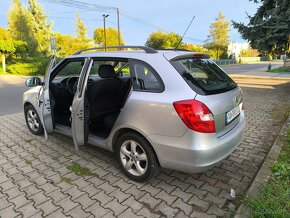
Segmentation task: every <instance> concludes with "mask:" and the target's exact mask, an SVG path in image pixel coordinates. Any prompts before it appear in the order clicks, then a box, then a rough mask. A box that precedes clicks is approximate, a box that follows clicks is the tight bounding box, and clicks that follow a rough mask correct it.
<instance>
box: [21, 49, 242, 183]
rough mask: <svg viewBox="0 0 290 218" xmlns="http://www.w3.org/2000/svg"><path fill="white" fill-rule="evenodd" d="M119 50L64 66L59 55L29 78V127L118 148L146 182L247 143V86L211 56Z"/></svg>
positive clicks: (194, 168)
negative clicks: (244, 94)
mask: <svg viewBox="0 0 290 218" xmlns="http://www.w3.org/2000/svg"><path fill="white" fill-rule="evenodd" d="M114 48H116V47H114ZM114 48H111V49H114ZM117 48H118V49H119V50H118V51H107V52H104V51H101V52H96V50H97V49H100V48H93V49H86V50H82V51H79V52H77V53H75V54H73V55H71V56H69V57H67V58H65V59H63V60H62V61H61V62H59V63H58V64H55V58H54V57H53V58H52V59H51V60H50V63H49V65H48V67H47V72H46V75H45V77H44V80H43V81H42V80H41V79H40V78H38V77H32V78H29V79H27V81H26V85H27V86H29V87H32V86H33V88H31V89H30V90H28V91H27V92H25V93H24V95H23V104H24V112H25V118H26V123H27V126H28V128H29V130H30V131H31V132H32V133H33V134H36V135H41V134H43V133H44V134H45V137H46V139H47V138H48V137H49V135H50V134H52V133H53V132H58V133H61V134H64V135H67V136H70V137H72V138H73V142H74V146H75V148H76V150H78V149H79V147H80V146H82V145H84V144H85V143H89V144H92V145H95V146H98V147H101V148H104V149H107V150H110V151H112V152H114V153H115V154H116V159H117V160H118V162H119V164H120V167H121V169H122V170H123V172H124V173H125V174H126V175H127V176H128V177H129V178H130V179H133V180H135V181H139V182H141V181H146V180H148V179H150V178H151V177H152V176H154V175H155V174H156V173H157V172H158V169H159V167H164V168H168V169H173V170H178V171H184V172H191V173H193V172H203V171H205V170H207V169H209V168H211V167H212V166H214V165H215V164H216V163H218V162H219V161H221V160H223V159H224V158H226V157H227V156H228V155H229V154H230V153H231V152H233V150H234V149H235V148H236V147H237V146H238V145H239V144H240V142H241V140H242V138H243V132H244V129H245V124H246V121H245V115H244V110H243V102H242V99H243V98H242V91H241V89H240V88H239V87H238V86H237V84H236V83H235V82H234V81H233V80H232V79H231V78H230V77H229V76H227V74H226V73H225V72H224V71H223V70H222V69H221V68H220V67H218V66H217V65H216V64H215V63H214V62H213V61H212V60H211V59H209V56H208V55H206V54H200V53H194V52H188V51H178V50H158V51H157V50H154V49H152V48H148V47H143V46H123V47H117ZM121 49H123V50H121ZM124 49H126V50H124ZM93 51H94V52H93Z"/></svg>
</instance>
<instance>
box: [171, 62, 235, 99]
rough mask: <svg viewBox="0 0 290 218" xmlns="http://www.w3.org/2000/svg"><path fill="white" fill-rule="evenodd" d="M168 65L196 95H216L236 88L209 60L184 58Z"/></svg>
mask: <svg viewBox="0 0 290 218" xmlns="http://www.w3.org/2000/svg"><path fill="white" fill-rule="evenodd" d="M170 63H171V64H172V65H173V66H174V68H175V69H176V70H177V71H178V73H180V75H181V76H182V77H183V78H184V80H185V81H186V82H187V83H188V85H189V86H190V87H191V88H192V89H193V90H194V91H196V92H197V93H198V94H202V95H212V94H218V93H223V92H227V91H229V90H232V89H235V88H236V87H237V84H236V83H235V82H234V81H233V80H232V79H231V78H230V77H229V76H228V75H227V74H226V73H225V72H224V71H223V70H222V69H221V68H220V67H219V66H217V65H216V64H215V63H214V62H213V61H212V60H210V59H197V58H186V59H180V60H174V61H170Z"/></svg>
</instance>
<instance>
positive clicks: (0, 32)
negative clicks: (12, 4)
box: [0, 27, 11, 40]
mask: <svg viewBox="0 0 290 218" xmlns="http://www.w3.org/2000/svg"><path fill="white" fill-rule="evenodd" d="M1 39H2V40H8V39H11V35H10V33H9V32H8V30H7V29H5V28H2V27H0V40H1Z"/></svg>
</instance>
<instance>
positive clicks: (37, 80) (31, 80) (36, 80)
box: [25, 76, 42, 87]
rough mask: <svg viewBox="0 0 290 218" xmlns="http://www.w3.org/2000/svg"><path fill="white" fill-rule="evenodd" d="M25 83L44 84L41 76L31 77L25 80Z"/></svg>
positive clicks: (32, 84)
mask: <svg viewBox="0 0 290 218" xmlns="http://www.w3.org/2000/svg"><path fill="white" fill-rule="evenodd" d="M25 85H26V86H27V87H34V86H39V85H42V82H41V79H40V78H39V77H36V76H34V77H30V78H28V79H27V80H26V81H25Z"/></svg>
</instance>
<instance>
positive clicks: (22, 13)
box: [8, 0, 38, 54]
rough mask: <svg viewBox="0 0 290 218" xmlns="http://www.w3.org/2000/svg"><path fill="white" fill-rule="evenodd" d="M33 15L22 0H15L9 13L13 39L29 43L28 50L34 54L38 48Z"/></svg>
mask: <svg viewBox="0 0 290 218" xmlns="http://www.w3.org/2000/svg"><path fill="white" fill-rule="evenodd" d="M32 23H33V16H32V14H31V13H30V12H29V11H28V9H27V8H25V7H24V6H23V5H22V4H21V2H20V0H13V5H12V6H11V8H10V11H9V13H8V27H9V32H10V34H11V37H12V39H13V40H17V41H23V42H26V43H27V46H28V52H29V53H30V54H34V53H35V51H36V50H37V44H38V43H37V40H36V38H35V36H34V34H33V33H34V31H33V24H32Z"/></svg>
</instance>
